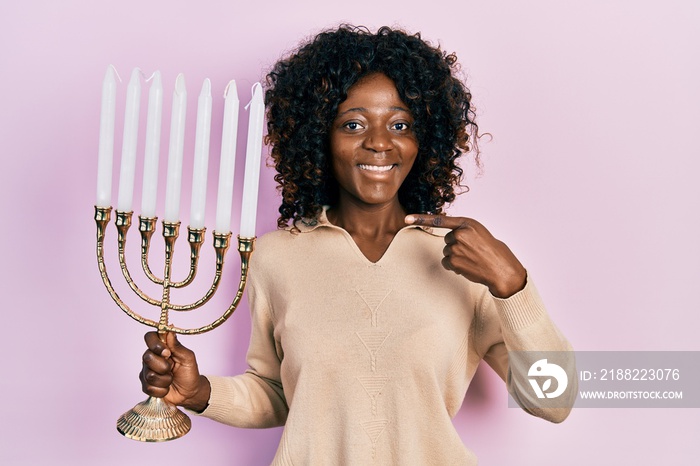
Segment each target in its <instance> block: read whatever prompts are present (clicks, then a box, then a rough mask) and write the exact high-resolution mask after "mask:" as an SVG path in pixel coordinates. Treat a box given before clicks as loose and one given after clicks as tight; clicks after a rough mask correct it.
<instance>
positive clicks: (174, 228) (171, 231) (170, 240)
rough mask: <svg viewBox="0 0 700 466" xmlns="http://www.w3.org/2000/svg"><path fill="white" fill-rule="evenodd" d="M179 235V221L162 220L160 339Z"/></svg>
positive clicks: (165, 321) (166, 314)
mask: <svg viewBox="0 0 700 466" xmlns="http://www.w3.org/2000/svg"><path fill="white" fill-rule="evenodd" d="M179 235H180V222H165V221H164V222H163V239H164V240H165V271H164V272H163V298H162V299H161V301H160V320H159V321H158V334H159V335H161V339H162V338H163V336H164V334H165V333H166V332H167V328H168V311H169V310H170V288H171V283H170V274H171V272H172V261H173V253H174V252H175V241H176V240H177V237H178V236H179Z"/></svg>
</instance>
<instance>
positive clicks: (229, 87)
mask: <svg viewBox="0 0 700 466" xmlns="http://www.w3.org/2000/svg"><path fill="white" fill-rule="evenodd" d="M232 84H233V85H234V86H235V85H236V81H235V80H234V79H232V80H231V81H229V82H228V84H227V85H226V89H224V99H225V98H226V97H228V93H229V90H230V89H231V85H232Z"/></svg>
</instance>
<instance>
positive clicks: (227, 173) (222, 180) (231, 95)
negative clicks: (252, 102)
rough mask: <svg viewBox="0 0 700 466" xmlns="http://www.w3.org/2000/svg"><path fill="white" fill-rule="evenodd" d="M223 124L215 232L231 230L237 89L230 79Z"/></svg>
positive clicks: (236, 127) (225, 95)
mask: <svg viewBox="0 0 700 466" xmlns="http://www.w3.org/2000/svg"><path fill="white" fill-rule="evenodd" d="M224 99H225V104H224V126H223V129H222V131H221V159H220V163H219V191H218V193H217V199H216V224H215V228H214V231H215V232H216V233H222V234H226V233H228V232H230V231H231V201H232V200H233V176H234V171H235V169H236V138H237V135H238V106H239V102H238V90H237V89H236V81H231V82H229V83H228V86H226V90H225V91H224Z"/></svg>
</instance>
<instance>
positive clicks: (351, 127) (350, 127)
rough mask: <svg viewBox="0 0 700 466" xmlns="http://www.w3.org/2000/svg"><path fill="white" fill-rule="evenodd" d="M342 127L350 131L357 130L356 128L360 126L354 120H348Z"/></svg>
mask: <svg viewBox="0 0 700 466" xmlns="http://www.w3.org/2000/svg"><path fill="white" fill-rule="evenodd" d="M343 128H345V129H348V130H350V131H357V130H358V129H360V128H362V126H361V125H360V124H359V123H358V122H356V121H348V122H347V123H345V124H344V125H343Z"/></svg>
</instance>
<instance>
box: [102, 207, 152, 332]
mask: <svg viewBox="0 0 700 466" xmlns="http://www.w3.org/2000/svg"><path fill="white" fill-rule="evenodd" d="M111 212H112V208H111V207H95V223H97V266H98V268H99V270H100V276H101V277H102V282H103V283H104V285H105V288H107V292H108V293H109V295H110V296H111V297H112V300H114V302H115V303H117V306H119V308H120V309H121V310H122V311H124V312H125V313H126V314H127V315H128V316H129V317H131V318H132V319H134V320H136V321H137V322H140V323H142V324H144V325H147V326H149V327H156V328H157V327H158V323H157V322H154V321H153V320H150V319H145V318H143V317H141V316H140V315H138V314H136V313H135V312H133V311H132V310H131V309H130V308H129V306H127V305H126V304H125V303H124V301H122V300H121V298H120V297H119V295H118V294H117V292H116V291H115V290H114V287H113V286H112V283H111V282H110V280H109V276H108V275H107V268H106V267H105V261H104V238H105V229H106V227H107V224H108V223H109V220H110V216H111Z"/></svg>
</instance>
